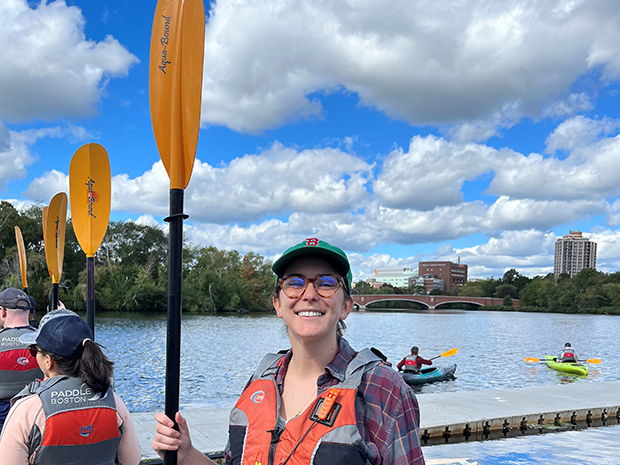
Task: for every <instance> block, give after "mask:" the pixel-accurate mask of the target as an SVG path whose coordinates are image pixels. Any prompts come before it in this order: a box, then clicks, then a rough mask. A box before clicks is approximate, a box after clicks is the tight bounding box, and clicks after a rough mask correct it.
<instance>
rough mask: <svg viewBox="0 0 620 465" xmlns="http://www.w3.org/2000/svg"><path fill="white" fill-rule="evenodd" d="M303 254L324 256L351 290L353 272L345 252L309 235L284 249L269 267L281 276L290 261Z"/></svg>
mask: <svg viewBox="0 0 620 465" xmlns="http://www.w3.org/2000/svg"><path fill="white" fill-rule="evenodd" d="M303 255H314V256H319V257H321V258H325V260H327V261H328V262H329V264H330V265H332V266H333V267H334V269H335V270H336V271H337V272H338V273H339V274H340V276H342V277H344V278H346V281H347V285H348V286H349V291H350V290H351V286H352V285H353V274H352V273H351V265H350V264H349V259H348V258H347V254H346V253H344V251H343V250H342V249H340V248H338V247H335V246H333V245H331V244H328V243H327V242H325V241H322V240H320V239H317V238H316V237H310V238H308V239H305V240H303V241H301V242H300V243H299V244H297V245H294V246H293V247H290V248H288V249H286V251H285V252H284V253H283V254H282V255H281V256H280V258H278V259H277V260H276V261H275V262H273V265H272V266H271V269H272V270H273V272H274V273H275V274H276V275H277V276H278V277H282V274H283V273H284V272H285V271H286V268H287V267H288V264H289V263H290V261H291V260H292V259H294V258H298V257H301V256H303Z"/></svg>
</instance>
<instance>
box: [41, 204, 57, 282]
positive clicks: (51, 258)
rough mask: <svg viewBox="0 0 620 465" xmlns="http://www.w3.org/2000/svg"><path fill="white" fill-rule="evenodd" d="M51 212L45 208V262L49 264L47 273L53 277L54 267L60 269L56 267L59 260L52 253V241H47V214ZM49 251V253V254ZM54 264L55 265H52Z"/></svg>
mask: <svg viewBox="0 0 620 465" xmlns="http://www.w3.org/2000/svg"><path fill="white" fill-rule="evenodd" d="M48 211H49V207H43V245H44V247H45V262H46V263H47V272H48V273H49V275H50V278H51V277H52V267H53V268H54V269H56V268H58V265H56V261H58V258H57V256H56V254H54V253H52V251H51V247H52V246H51V245H50V241H49V240H48V239H47V214H48ZM48 249H49V252H48ZM52 262H53V263H52Z"/></svg>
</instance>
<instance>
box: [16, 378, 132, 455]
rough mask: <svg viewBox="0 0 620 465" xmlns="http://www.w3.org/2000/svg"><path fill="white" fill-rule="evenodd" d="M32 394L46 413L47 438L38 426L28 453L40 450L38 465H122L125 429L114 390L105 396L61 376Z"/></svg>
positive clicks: (44, 383)
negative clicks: (36, 396)
mask: <svg viewBox="0 0 620 465" xmlns="http://www.w3.org/2000/svg"><path fill="white" fill-rule="evenodd" d="M37 384H38V386H37ZM30 391H31V392H32V391H34V393H36V394H37V395H38V396H39V398H40V399H41V404H42V405H43V411H44V412H45V431H44V432H43V437H41V431H40V430H39V428H38V427H37V425H33V427H32V430H31V432H30V435H29V440H30V443H29V444H28V450H29V451H31V453H32V452H33V451H35V450H37V448H38V452H37V454H36V456H35V460H34V463H35V465H64V464H80V465H118V463H119V462H118V457H117V456H118V447H119V445H120V441H121V435H122V428H119V426H118V420H117V413H116V401H115V400H114V392H113V391H112V389H111V388H110V389H108V391H107V392H106V393H105V395H101V394H99V393H95V392H93V390H92V389H91V388H90V387H88V386H87V385H86V384H84V383H82V381H81V380H80V379H79V378H67V377H65V376H57V377H54V378H51V379H49V380H46V381H43V382H41V383H34V384H33V386H32V387H31V388H30ZM39 447H40V448H39Z"/></svg>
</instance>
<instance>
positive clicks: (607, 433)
mask: <svg viewBox="0 0 620 465" xmlns="http://www.w3.org/2000/svg"><path fill="white" fill-rule="evenodd" d="M619 437H620V426H618V425H617V426H606V427H602V428H589V429H585V430H580V431H567V432H562V433H550V434H544V435H541V436H524V437H520V438H510V439H499V440H495V441H485V442H471V443H459V444H446V445H441V446H430V447H423V448H422V449H423V451H424V457H426V458H428V459H431V458H432V459H440V458H454V457H469V458H472V459H475V460H478V464H479V465H510V464H514V465H517V464H518V465H522V464H545V465H549V464H554V465H572V464H575V465H577V464H579V465H619V464H620V454H619V453H618V438H619Z"/></svg>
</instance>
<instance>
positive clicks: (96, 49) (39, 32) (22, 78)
mask: <svg viewBox="0 0 620 465" xmlns="http://www.w3.org/2000/svg"><path fill="white" fill-rule="evenodd" d="M0 17H2V22H0V43H2V44H3V47H2V63H3V65H2V67H0V89H1V91H0V119H2V120H4V121H7V122H19V121H28V120H32V119H42V120H51V119H55V118H63V117H76V116H78V117H79V116H86V115H92V114H94V112H95V105H96V104H97V103H98V101H99V99H100V96H101V93H102V92H103V90H104V88H105V85H106V79H109V78H110V77H118V76H123V75H126V74H127V72H128V70H129V68H130V66H131V65H133V64H134V63H137V62H138V59H137V58H136V57H135V56H134V55H132V54H131V53H129V52H128V51H127V49H125V48H124V47H123V46H122V45H121V44H120V43H119V42H118V41H117V40H116V39H114V38H113V37H111V36H107V37H105V39H103V40H102V41H100V42H95V41H92V40H88V39H87V38H86V37H85V35H84V26H85V22H86V21H85V19H84V17H83V16H82V12H81V10H80V9H79V8H78V7H77V6H67V4H66V3H65V2H64V1H61V0H57V1H53V2H49V3H48V2H47V1H46V0H43V1H41V2H40V3H39V4H38V5H37V6H36V7H34V8H31V7H30V5H29V3H28V2H27V1H26V0H4V1H3V2H0Z"/></svg>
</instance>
